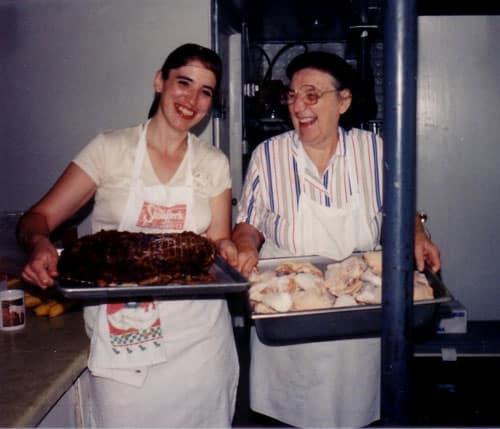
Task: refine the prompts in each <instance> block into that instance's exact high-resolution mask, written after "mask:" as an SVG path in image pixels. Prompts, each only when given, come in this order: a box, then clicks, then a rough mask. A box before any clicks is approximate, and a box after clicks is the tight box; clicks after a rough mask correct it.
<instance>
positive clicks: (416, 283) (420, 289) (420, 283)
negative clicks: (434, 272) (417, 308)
mask: <svg viewBox="0 0 500 429" xmlns="http://www.w3.org/2000/svg"><path fill="white" fill-rule="evenodd" d="M413 279H414V280H413V300H414V301H420V300H424V299H434V290H433V289H432V287H431V285H430V284H429V282H428V281H427V277H426V276H425V274H424V273H420V272H418V271H415V273H414V275H413Z"/></svg>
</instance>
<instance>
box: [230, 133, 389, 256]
mask: <svg viewBox="0 0 500 429" xmlns="http://www.w3.org/2000/svg"><path fill="white" fill-rule="evenodd" d="M339 136H340V137H339V144H338V145H337V148H336V151H335V154H334V155H333V157H332V159H331V160H330V163H329V164H328V166H327V168H326V169H325V171H324V173H323V175H322V176H320V175H319V173H318V171H317V169H316V167H315V166H314V164H313V162H312V161H311V160H310V159H309V158H307V157H306V160H307V161H306V172H305V177H304V178H301V177H300V175H299V171H298V166H297V154H298V151H299V150H301V147H300V146H301V145H302V143H301V142H300V140H299V138H298V135H297V133H296V132H295V131H288V132H286V133H283V134H280V135H278V136H275V137H272V138H270V139H268V140H266V141H264V142H263V143H261V144H260V145H258V146H257V147H256V148H255V150H254V152H253V154H252V158H251V161H250V164H249V166H248V171H247V175H246V178H245V183H244V185H243V189H242V192H241V198H240V201H239V204H238V216H237V219H236V222H237V223H249V224H251V225H253V226H254V227H255V228H257V229H258V230H259V231H260V232H261V233H262V234H263V235H264V238H265V239H266V240H272V241H273V242H274V244H275V245H276V246H277V247H279V248H281V249H283V250H287V251H289V252H290V253H291V254H297V243H296V238H297V236H296V231H297V211H298V202H299V198H300V194H301V192H305V193H306V194H307V195H308V196H309V197H310V198H311V199H313V200H314V201H316V202H317V203H319V204H321V205H323V206H326V207H332V208H344V207H345V206H346V205H347V203H348V202H349V201H350V196H351V195H352V186H351V185H352V184H353V183H354V182H353V180H355V181H356V182H357V185H358V186H357V187H358V188H359V190H360V193H361V195H362V199H363V200H364V206H365V212H366V216H367V222H368V224H369V226H370V229H371V231H372V233H373V235H374V236H375V237H378V241H379V240H380V225H381V219H382V149H383V147H382V139H381V138H380V137H378V136H377V135H375V134H374V133H372V132H370V131H365V130H361V129H357V128H353V129H351V130H350V131H346V130H344V129H343V128H339ZM346 154H348V156H353V157H354V158H353V159H354V171H355V173H354V175H355V177H349V169H348V165H347V162H346ZM301 180H303V183H302V184H301Z"/></svg>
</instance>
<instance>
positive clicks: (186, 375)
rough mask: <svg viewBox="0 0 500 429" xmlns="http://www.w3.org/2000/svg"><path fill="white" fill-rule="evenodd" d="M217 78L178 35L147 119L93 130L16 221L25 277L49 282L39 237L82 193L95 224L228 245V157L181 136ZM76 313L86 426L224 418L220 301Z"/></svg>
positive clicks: (226, 359) (234, 377)
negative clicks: (85, 379)
mask: <svg viewBox="0 0 500 429" xmlns="http://www.w3.org/2000/svg"><path fill="white" fill-rule="evenodd" d="M220 77H221V61H220V58H219V57H218V55H217V54H216V53H215V52H213V51H212V50H210V49H208V48H205V47H202V46H199V45H195V44H186V45H182V46H180V47H179V48H177V49H175V50H174V51H173V52H172V53H170V55H169V56H168V57H167V59H166V61H165V63H164V64H163V67H162V69H161V70H159V71H158V72H157V73H156V75H155V77H154V81H153V86H154V91H155V99H154V102H153V105H152V107H151V110H150V114H149V117H150V119H149V120H148V121H147V122H145V123H143V124H139V125H137V126H134V127H131V128H126V129H121V130H113V131H109V132H105V133H102V134H99V135H98V136H97V137H96V138H95V139H94V140H92V142H90V143H89V144H88V145H87V146H86V147H85V148H84V149H83V150H82V151H81V152H80V153H79V154H78V155H77V157H76V158H75V159H74V160H73V162H71V163H70V164H69V166H68V167H67V169H66V170H65V171H64V173H63V174H62V175H61V177H60V178H59V180H58V181H57V182H56V184H55V185H54V187H53V188H52V189H51V190H50V191H49V192H48V193H47V195H46V196H44V197H43V198H42V200H41V201H39V202H38V203H37V204H35V205H34V206H33V207H32V208H31V209H30V210H29V211H28V212H27V213H26V214H25V215H24V216H23V218H22V219H21V221H20V224H19V228H18V231H19V241H20V243H21V244H22V245H23V246H24V247H25V248H26V250H27V251H28V252H29V254H30V258H29V261H28V263H27V265H26V267H25V268H24V271H23V278H24V279H25V280H27V281H29V282H31V283H34V284H38V285H39V286H41V287H43V288H46V287H48V286H51V285H52V284H53V283H54V281H53V277H55V276H57V262H58V255H57V252H56V249H55V248H54V246H53V245H52V243H51V242H50V240H49V235H50V233H51V232H52V231H53V230H54V229H55V228H57V227H58V226H59V225H60V224H61V223H62V222H64V221H65V220H66V219H67V218H68V217H70V216H72V215H73V214H74V213H75V212H76V211H77V210H79V209H80V208H81V207H82V206H84V205H85V204H86V203H87V202H88V201H89V200H90V199H91V198H94V199H95V206H94V210H93V213H92V229H93V231H94V232H97V231H100V230H101V229H106V230H109V229H118V230H126V231H142V232H181V231H194V232H196V233H198V234H204V235H206V236H207V237H209V238H211V239H212V240H214V241H215V242H216V243H217V244H218V247H219V251H221V252H222V253H225V250H227V249H228V248H229V249H231V246H233V245H232V243H231V242H230V241H229V240H228V239H229V236H230V228H231V226H230V212H231V202H230V201H231V179H230V174H229V163H228V160H227V158H226V157H225V156H224V154H223V153H222V152H220V151H219V150H218V149H216V148H214V147H213V146H211V145H209V144H207V143H205V142H203V141H201V140H199V139H198V138H196V137H195V136H194V135H192V134H191V133H190V130H191V129H192V127H194V126H195V125H196V124H198V123H199V122H200V121H201V120H202V119H203V118H205V117H206V115H207V114H208V113H209V112H210V108H211V106H212V102H213V99H214V97H215V95H216V93H217V90H218V87H219V83H220ZM172 210H175V214H176V222H171V221H170V222H169V219H171V217H172V216H171V215H172ZM146 212H147V213H148V214H149V215H153V217H154V218H155V222H153V223H152V222H149V221H148V217H147V216H145V214H146ZM179 214H180V215H181V216H179ZM233 247H234V246H233ZM84 316H85V327H86V330H87V332H88V334H89V336H90V339H91V345H90V356H89V362H88V366H89V369H90V371H91V376H90V403H89V404H88V406H86V407H85V411H87V413H86V414H87V415H88V418H89V421H86V422H85V423H86V425H89V426H97V427H229V426H230V425H231V420H232V416H233V413H234V407H235V399H236V387H237V382H238V371H239V366H238V359H237V354H236V348H235V344H234V339H233V332H232V328H231V323H230V316H229V312H228V309H227V304H226V301H225V300H223V299H213V300H191V299H182V300H165V301H162V300H158V301H154V302H142V301H141V302H109V303H107V304H100V305H88V306H86V307H85V310H84ZM146 322H147V323H146ZM145 325H146V326H145Z"/></svg>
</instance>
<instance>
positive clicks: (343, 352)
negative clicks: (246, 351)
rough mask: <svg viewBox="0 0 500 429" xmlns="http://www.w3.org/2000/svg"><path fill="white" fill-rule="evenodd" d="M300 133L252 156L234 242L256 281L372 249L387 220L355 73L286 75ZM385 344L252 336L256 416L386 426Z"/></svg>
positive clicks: (432, 258)
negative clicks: (269, 271) (315, 257)
mask: <svg viewBox="0 0 500 429" xmlns="http://www.w3.org/2000/svg"><path fill="white" fill-rule="evenodd" d="M287 75H288V77H289V79H290V87H289V89H288V92H287V93H286V101H287V103H288V107H289V112H290V116H291V119H292V122H293V126H294V130H293V131H290V132H286V133H284V134H281V135H278V136H276V137H273V138H271V139H269V140H267V141H265V142H263V143H262V144H260V145H259V146H258V147H257V148H256V150H255V151H254V153H253V155H252V159H251V162H250V165H249V168H248V173H247V177H246V180H245V184H244V188H243V191H242V198H241V201H240V206H239V213H238V218H237V225H236V227H235V230H234V232H233V241H234V242H235V243H236V245H237V247H238V252H239V253H238V267H239V269H240V270H241V271H242V272H243V273H245V274H247V275H248V274H249V273H250V272H251V270H252V269H253V268H254V267H255V266H256V264H257V262H258V258H259V257H280V256H289V255H309V254H319V255H322V256H327V257H331V258H334V259H344V258H345V257H347V256H348V255H350V254H351V253H352V252H353V251H355V250H372V249H374V248H376V246H377V245H378V244H379V241H380V231H381V222H382V171H383V170H382V140H381V139H380V138H379V137H378V136H376V135H375V134H373V133H371V132H368V131H364V130H361V129H355V128H351V126H350V125H351V124H350V119H351V118H350V115H351V113H352V105H353V103H354V102H355V101H356V99H355V97H356V85H355V74H354V71H353V69H352V68H351V67H350V66H349V64H348V63H347V62H345V61H344V60H343V59H342V58H340V57H339V56H337V55H334V54H331V53H326V52H309V53H305V54H301V55H299V56H298V57H296V58H294V59H293V60H292V61H291V63H290V64H289V66H288V68H287ZM415 225H416V227H415V233H416V235H415V258H416V264H417V267H418V268H419V269H423V265H424V261H427V262H428V263H430V264H431V266H432V267H433V268H434V269H435V270H438V269H439V268H440V257H439V250H438V249H437V248H436V246H435V245H434V244H433V243H432V242H431V241H430V239H429V238H428V237H427V235H426V234H425V232H424V230H423V228H422V225H421V223H420V222H416V224H415ZM379 381H380V340H379V339H377V338H373V339H353V340H342V341H331V342H320V343H310V344H298V345H292V346H280V347H276V346H273V347H269V346H266V345H264V344H263V343H261V342H260V340H259V339H258V337H257V336H256V334H255V331H254V330H252V333H251V370H250V397H251V399H250V400H251V408H252V409H253V410H255V411H257V412H259V413H262V414H265V415H268V416H271V417H273V418H274V419H277V420H280V421H283V422H285V423H287V424H291V425H293V426H299V427H360V426H364V425H367V424H369V423H370V422H372V421H375V420H377V419H378V418H379V401H380V397H379V395H380V393H379Z"/></svg>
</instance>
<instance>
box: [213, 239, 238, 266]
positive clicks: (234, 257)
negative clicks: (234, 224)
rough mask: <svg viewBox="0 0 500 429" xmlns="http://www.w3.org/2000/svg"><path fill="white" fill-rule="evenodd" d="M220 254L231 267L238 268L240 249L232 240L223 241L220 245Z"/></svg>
mask: <svg viewBox="0 0 500 429" xmlns="http://www.w3.org/2000/svg"><path fill="white" fill-rule="evenodd" d="M218 248H219V254H220V255H221V256H222V257H223V258H224V259H225V260H226V261H227V262H228V263H229V265H231V266H232V267H237V264H238V249H236V245H235V244H234V243H233V242H232V241H230V240H222V241H221V242H220V243H219V246H218Z"/></svg>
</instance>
